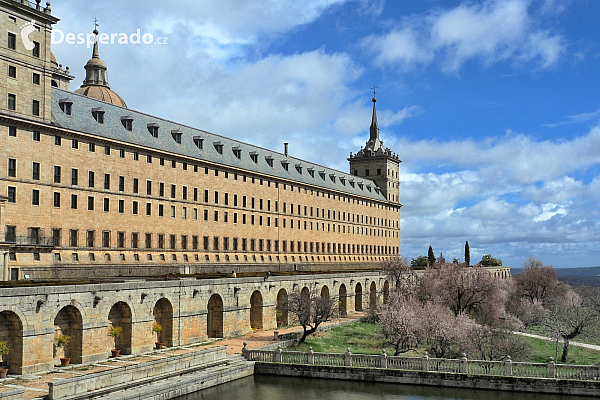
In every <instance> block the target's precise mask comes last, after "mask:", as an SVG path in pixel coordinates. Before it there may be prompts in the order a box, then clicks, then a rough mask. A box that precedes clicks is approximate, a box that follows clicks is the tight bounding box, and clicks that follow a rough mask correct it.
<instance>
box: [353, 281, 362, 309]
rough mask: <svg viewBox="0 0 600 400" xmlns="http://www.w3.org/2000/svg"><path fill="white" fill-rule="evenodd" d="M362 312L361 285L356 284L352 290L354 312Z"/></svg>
mask: <svg viewBox="0 0 600 400" xmlns="http://www.w3.org/2000/svg"><path fill="white" fill-rule="evenodd" d="M362 310H363V306H362V285H361V284H360V282H357V283H356V286H355V288H354V311H362Z"/></svg>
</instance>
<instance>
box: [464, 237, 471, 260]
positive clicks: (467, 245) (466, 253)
mask: <svg viewBox="0 0 600 400" xmlns="http://www.w3.org/2000/svg"><path fill="white" fill-rule="evenodd" d="M465 263H466V264H467V266H469V265H471V249H469V241H466V242H465Z"/></svg>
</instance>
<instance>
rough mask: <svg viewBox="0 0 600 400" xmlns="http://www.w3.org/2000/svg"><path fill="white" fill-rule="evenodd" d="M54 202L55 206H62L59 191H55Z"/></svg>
mask: <svg viewBox="0 0 600 400" xmlns="http://www.w3.org/2000/svg"><path fill="white" fill-rule="evenodd" d="M53 204H54V207H60V193H59V192H54V201H53Z"/></svg>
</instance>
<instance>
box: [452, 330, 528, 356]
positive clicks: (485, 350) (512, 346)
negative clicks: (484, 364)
mask: <svg viewBox="0 0 600 400" xmlns="http://www.w3.org/2000/svg"><path fill="white" fill-rule="evenodd" d="M513 328H514V327H511V326H505V327H503V328H500V327H496V328H492V327H490V326H488V325H474V326H473V327H472V329H471V330H470V331H469V332H468V334H467V340H466V342H465V348H464V350H465V352H466V353H467V354H469V355H470V356H471V357H472V358H477V359H480V360H490V361H498V360H502V359H504V357H506V356H507V355H510V356H511V357H512V358H513V359H514V360H524V359H526V358H527V356H528V355H529V353H530V350H531V346H530V345H529V343H528V342H527V341H526V340H525V339H524V338H523V337H522V336H518V335H515V334H513V333H512V329H513Z"/></svg>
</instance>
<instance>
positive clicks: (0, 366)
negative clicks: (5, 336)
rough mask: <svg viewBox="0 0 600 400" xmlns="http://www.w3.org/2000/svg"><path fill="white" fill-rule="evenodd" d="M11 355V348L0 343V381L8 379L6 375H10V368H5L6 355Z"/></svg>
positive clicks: (4, 343)
mask: <svg viewBox="0 0 600 400" xmlns="http://www.w3.org/2000/svg"><path fill="white" fill-rule="evenodd" d="M8 353H10V348H9V347H8V343H6V342H0V361H2V362H1V363H0V379H4V378H6V374H8V367H5V366H4V355H5V354H8Z"/></svg>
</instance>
